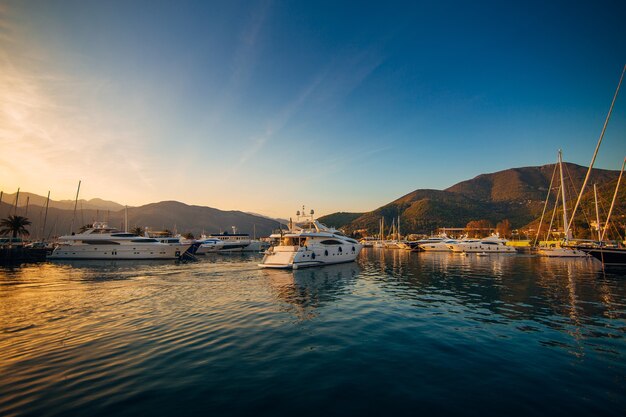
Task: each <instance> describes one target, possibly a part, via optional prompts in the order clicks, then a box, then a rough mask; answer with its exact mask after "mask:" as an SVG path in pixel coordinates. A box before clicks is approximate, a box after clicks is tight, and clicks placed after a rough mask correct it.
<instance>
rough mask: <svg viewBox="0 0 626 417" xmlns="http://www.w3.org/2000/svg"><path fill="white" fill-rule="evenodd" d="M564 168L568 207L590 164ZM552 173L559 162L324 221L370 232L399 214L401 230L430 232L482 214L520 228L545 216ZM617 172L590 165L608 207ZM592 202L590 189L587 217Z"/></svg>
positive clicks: (506, 172)
mask: <svg viewBox="0 0 626 417" xmlns="http://www.w3.org/2000/svg"><path fill="white" fill-rule="evenodd" d="M563 171H564V176H565V178H566V179H565V183H566V191H567V195H568V197H567V201H568V202H569V204H568V206H573V201H571V200H572V199H574V200H575V199H576V198H577V195H578V190H579V189H580V187H581V186H582V183H583V180H584V177H585V175H586V173H587V168H586V167H583V166H580V165H576V164H572V163H564V164H563ZM554 172H555V164H548V165H543V166H538V167H522V168H512V169H507V170H504V171H499V172H495V173H491V174H482V175H479V176H477V177H475V178H473V179H471V180H467V181H462V182H460V183H458V184H455V185H453V186H451V187H449V188H446V189H445V190H431V189H418V190H415V191H413V192H411V193H409V194H406V195H404V196H402V197H400V198H398V199H396V200H394V201H392V202H390V203H387V204H385V205H383V206H381V207H379V208H377V209H375V210H373V211H370V212H367V213H343V212H339V213H333V214H330V215H328V216H324V217H322V218H320V221H322V222H324V223H326V224H328V225H331V226H334V227H340V228H342V229H344V230H345V231H348V232H354V231H357V230H361V231H365V232H366V233H368V234H376V233H378V232H379V227H380V226H379V222H380V219H381V218H384V219H385V224H386V225H391V222H392V221H393V220H394V219H397V218H398V217H400V228H401V230H402V232H403V233H432V232H433V231H435V230H436V229H437V228H440V227H464V226H465V225H466V224H467V223H468V222H470V221H472V220H483V219H484V220H488V221H489V222H491V223H492V225H494V226H495V225H496V223H497V222H500V221H502V220H504V219H507V220H509V221H510V223H511V226H512V227H513V228H522V227H524V226H529V225H530V224H532V223H533V222H536V220H537V219H538V218H539V217H540V216H541V212H542V209H543V206H544V202H545V199H546V194H547V192H548V188H549V187H550V181H551V178H552V176H553V173H554ZM557 174H558V172H557ZM618 176H619V172H618V171H609V170H603V169H594V170H592V173H591V177H590V180H589V183H588V184H593V183H597V184H599V186H600V189H601V190H602V191H601V193H600V194H601V198H600V200H601V201H603V204H604V205H605V206H606V208H607V209H608V204H610V201H611V198H612V193H613V191H614V187H615V183H616V179H617V177H618ZM558 184H559V178H558V175H556V178H555V180H554V183H553V195H552V197H551V202H552V206H551V207H549V208H548V210H549V211H548V214H551V210H552V207H553V202H554V193H556V191H557V190H556V189H555V188H556V187H558ZM611 185H612V186H611ZM588 187H592V186H590V185H588ZM588 189H590V188H588ZM618 200H619V199H618ZM607 201H608V202H607ZM588 202H589V195H588V193H587V195H586V196H585V199H584V200H583V204H582V206H583V207H584V208H586V210H584V211H585V212H586V214H587V217H589V214H588V213H589V209H590V207H589V204H588ZM570 209H571V208H570ZM618 211H621V212H623V211H624V199H621V201H620V204H619V207H618ZM581 214H582V211H581ZM593 217H595V215H594V216H593ZM577 219H578V217H577ZM396 221H397V220H396Z"/></svg>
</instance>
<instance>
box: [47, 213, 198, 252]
mask: <svg viewBox="0 0 626 417" xmlns="http://www.w3.org/2000/svg"><path fill="white" fill-rule="evenodd" d="M58 240H59V245H58V246H57V247H56V248H55V249H54V250H53V251H52V254H50V255H49V256H48V259H178V258H181V257H182V256H183V254H184V253H185V252H186V251H187V250H188V249H189V248H190V247H191V245H190V244H183V243H180V242H177V243H163V242H159V241H158V240H157V239H153V238H149V237H142V236H137V235H135V234H133V233H127V232H122V231H119V230H117V229H115V228H112V227H109V226H108V225H107V224H106V223H105V222H96V223H94V224H93V225H92V227H91V228H90V229H87V230H85V231H84V232H82V233H76V234H72V235H66V236H61V237H60V238H59V239H58Z"/></svg>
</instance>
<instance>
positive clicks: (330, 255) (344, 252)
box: [259, 244, 363, 269]
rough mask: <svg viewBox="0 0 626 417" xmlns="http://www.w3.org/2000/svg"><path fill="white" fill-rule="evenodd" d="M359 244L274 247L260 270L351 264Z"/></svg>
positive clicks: (357, 251)
mask: <svg viewBox="0 0 626 417" xmlns="http://www.w3.org/2000/svg"><path fill="white" fill-rule="evenodd" d="M362 248H363V246H362V245H360V244H346V245H334V246H332V247H330V246H329V247H295V246H287V247H283V246H276V247H274V248H271V249H270V250H268V252H267V253H266V254H265V257H264V258H263V261H262V262H261V263H260V264H259V267H261V268H275V269H299V268H310V267H314V266H324V265H332V264H339V263H344V262H353V261H354V260H355V259H356V258H357V256H359V253H360V252H361V249H362Z"/></svg>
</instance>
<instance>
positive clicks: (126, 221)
mask: <svg viewBox="0 0 626 417" xmlns="http://www.w3.org/2000/svg"><path fill="white" fill-rule="evenodd" d="M124 233H128V206H124Z"/></svg>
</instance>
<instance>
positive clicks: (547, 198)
mask: <svg viewBox="0 0 626 417" xmlns="http://www.w3.org/2000/svg"><path fill="white" fill-rule="evenodd" d="M556 167H557V165H556V164H554V170H553V171H552V178H551V179H550V185H549V186H548V195H547V196H546V202H545V203H544V204H543V211H542V212H541V219H540V220H539V226H538V227H537V234H536V235H535V241H534V242H533V246H537V240H539V234H540V233H541V225H542V224H543V216H544V215H545V214H546V208H547V207H548V200H549V199H550V193H551V192H552V183H553V182H554V176H555V175H556Z"/></svg>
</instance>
